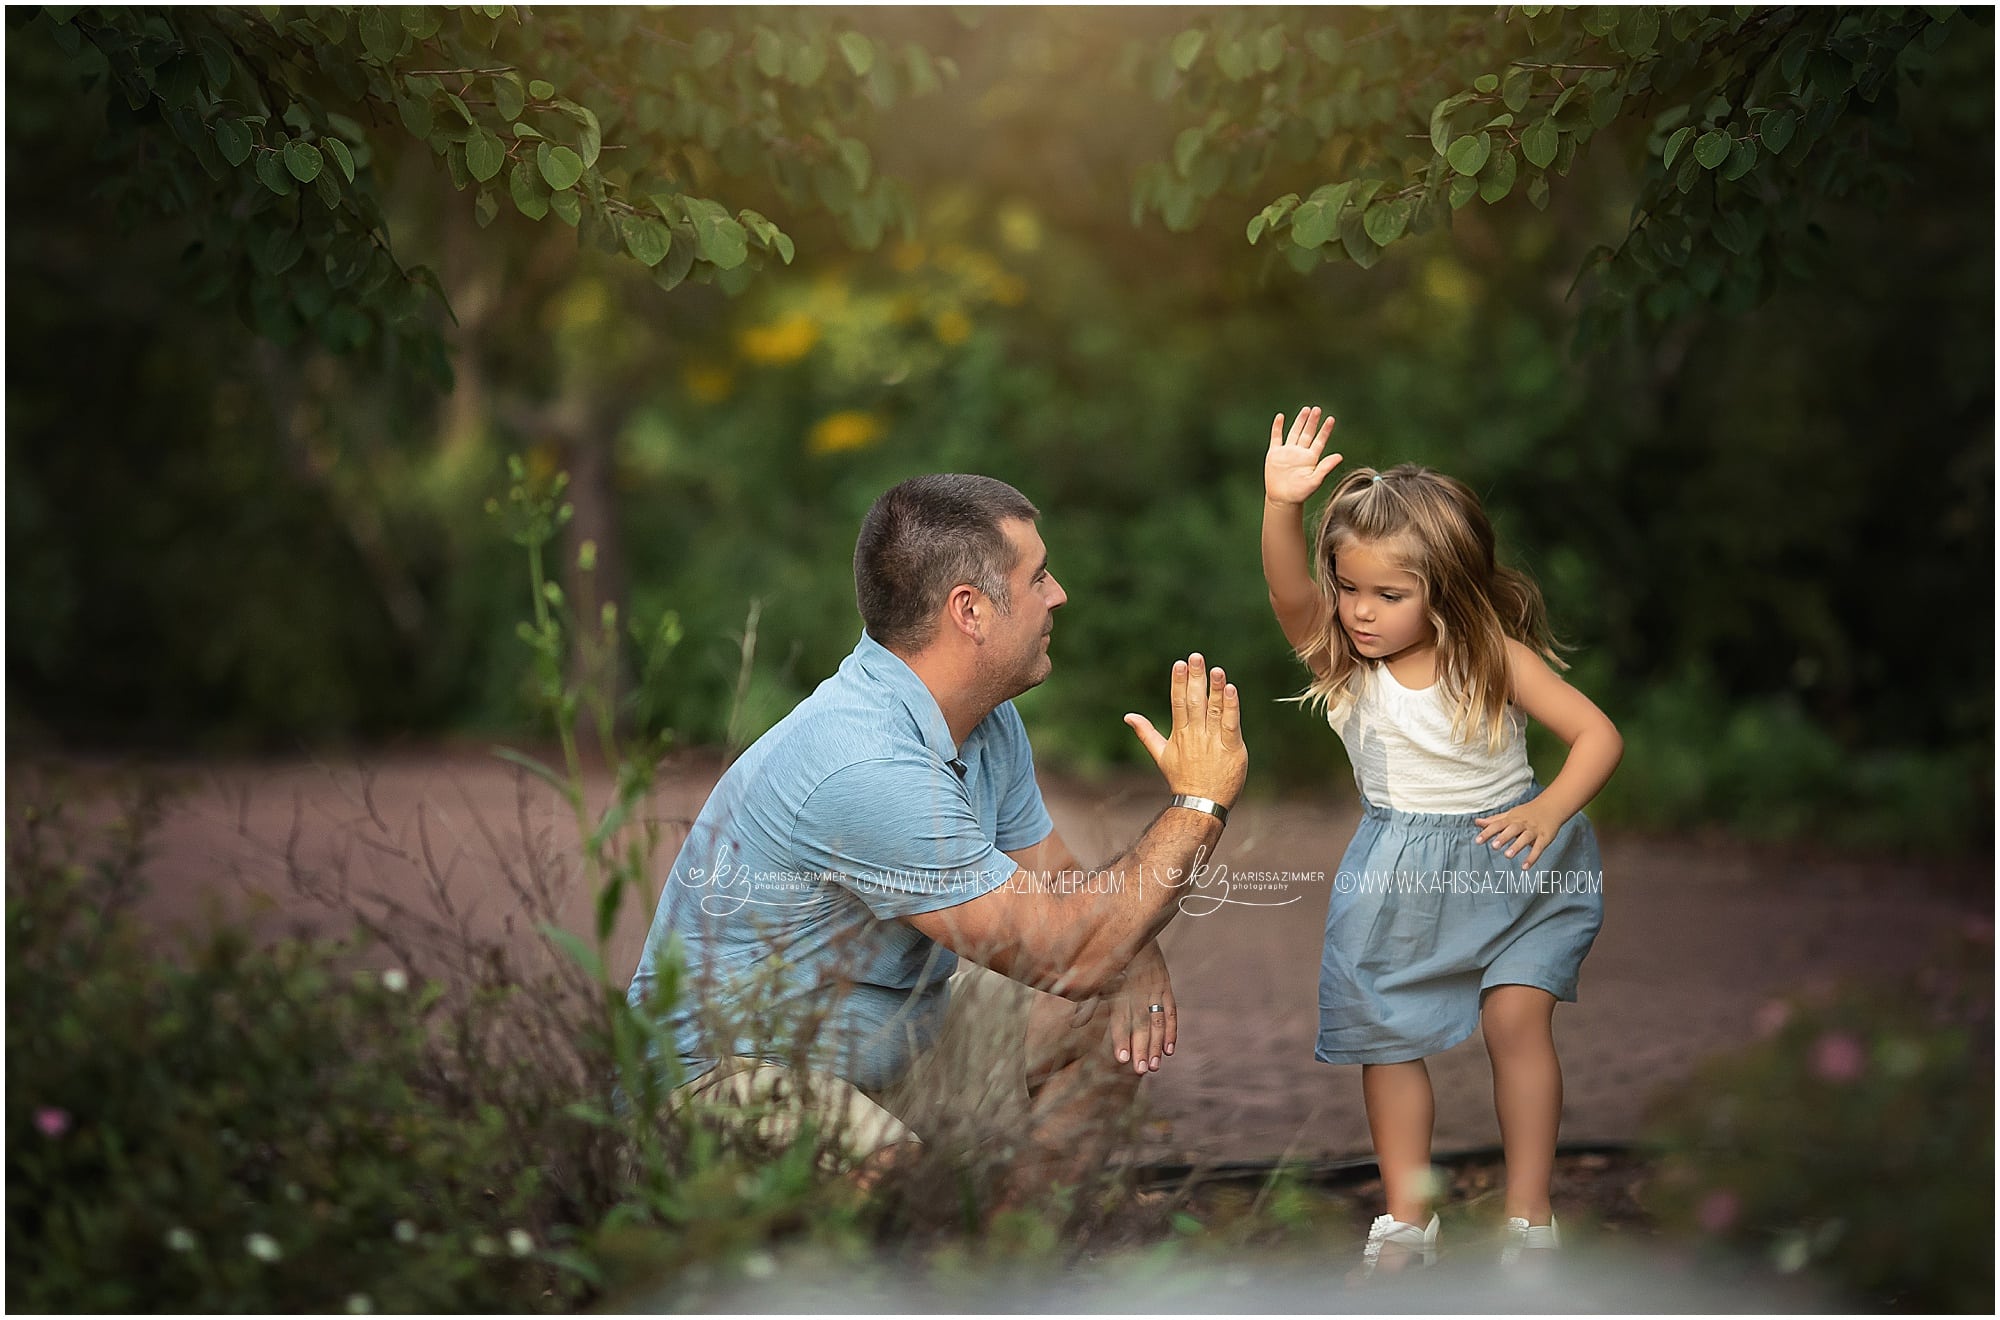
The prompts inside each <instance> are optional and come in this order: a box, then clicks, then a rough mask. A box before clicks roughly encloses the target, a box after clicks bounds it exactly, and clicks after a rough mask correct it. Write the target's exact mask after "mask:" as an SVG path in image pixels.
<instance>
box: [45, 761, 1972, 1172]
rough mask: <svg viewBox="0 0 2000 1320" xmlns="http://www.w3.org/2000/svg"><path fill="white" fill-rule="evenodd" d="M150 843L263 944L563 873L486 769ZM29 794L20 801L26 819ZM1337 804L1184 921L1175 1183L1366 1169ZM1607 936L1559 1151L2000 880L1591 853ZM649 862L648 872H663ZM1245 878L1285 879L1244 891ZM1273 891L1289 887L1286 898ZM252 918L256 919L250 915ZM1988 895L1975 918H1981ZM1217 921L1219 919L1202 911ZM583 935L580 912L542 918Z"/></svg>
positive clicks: (183, 802) (1645, 850)
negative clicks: (1342, 982)
mask: <svg viewBox="0 0 2000 1320" xmlns="http://www.w3.org/2000/svg"><path fill="white" fill-rule="evenodd" d="M718 769H719V767H718V765H717V764H716V763H715V762H714V761H713V760H705V759H704V760H695V761H689V762H687V763H684V764H682V765H680V766H679V767H677V768H676V769H675V770H674V772H673V773H670V774H668V775H665V776H663V779H662V783H661V785H660V787H659V788H658V790H657V791H656V792H655V795H654V798H653V802H652V813H653V816H654V818H655V819H658V820H660V821H662V822H663V823H664V824H665V825H666V835H665V839H666V841H665V844H664V852H665V858H670V857H671V855H672V850H673V848H674V847H676V846H677V844H678V841H679V838H680V830H681V829H682V828H684V825H685V822H686V821H688V820H690V819H692V817H693V815H694V814H695V812H696V811H697V810H698V809H699V807H700V804H701V802H702V800H703V799H704V798H705V797H706V795H707V792H708V789H709V787H710V786H711V785H712V784H713V782H714V778H715V775H716V774H717V772H718ZM170 773H171V775H172V776H173V778H174V780H175V782H177V783H178V784H179V786H180V790H181V791H180V793H179V795H178V796H177V797H176V799H175V802H174V804H173V806H172V807H171V809H170V810H169V812H168V814H167V816H166V818H165V820H164V822H163V824H162V826H161V828H160V830H159V832H158V834H157V836H156V841H155V848H154V851H153V855H152V859H151V861H150V862H149V864H148V877H149V879H150V881H151V883H152V886H153V894H152V896H151V898H150V899H149V900H148V905H147V908H146V911H147V914H148V916H149V918H150V919H152V920H154V921H155V922H157V923H159V924H161V925H162V927H163V928H165V927H170V926H172V925H173V924H175V923H179V922H186V921H189V920H190V919H195V918H198V917H199V915H200V913H201V912H202V911H203V910H204V908H203V901H204V900H203V895H205V894H221V895H223V896H225V897H226V898H228V899H229V900H230V901H232V902H233V903H235V904H236V905H238V907H239V910H240V911H243V912H245V913H247V914H249V915H250V916H252V917H253V918H254V919H255V920H257V921H258V923H259V924H260V926H262V927H263V928H265V929H267V930H271V931H277V930H283V929H289V928H292V927H295V926H297V925H299V924H301V923H302V922H303V923H306V924H312V925H316V926H318V927H319V928H320V929H322V930H329V931H330V930H332V929H335V927H334V926H333V925H330V924H328V923H327V922H326V921H325V920H324V914H323V913H320V912H318V911H316V910H314V909H313V908H312V907H311V905H309V904H305V903H303V902H302V901H301V900H300V899H298V897H297V896H296V895H295V894H293V893H292V892H291V891H290V888H289V886H287V884H286V883H285V881H284V878H283V874H284V868H283V863H282V860H281V859H282V857H283V855H284V853H285V850H286V849H287V847H288V846H289V847H290V848H291V849H292V850H293V853H294V855H295V856H297V857H299V858H300V859H302V860H304V861H305V862H306V863H307V864H309V865H311V866H313V867H315V868H318V869H319V870H320V871H321V873H322V874H326V875H333V874H344V875H345V876H346V877H347V879H348V882H349V883H350V885H351V886H352V888H353V889H354V890H355V891H356V892H359V891H361V890H363V889H370V888H372V889H376V890H379V891H380V892H382V893H384V894H386V895H389V896H391V897H393V898H395V899H396V900H397V901H401V902H405V903H408V904H411V905H413V906H419V907H422V906H427V905H428V902H429V898H430V895H431V884H430V881H429V879H428V878H427V876H428V875H429V874H430V873H431V872H433V871H435V872H436V873H438V874H441V875H443V876H444V877H446V882H447V893H448V894H449V895H450V896H451V899H452V902H453V904H454V906H455V908H456V909H457V910H458V912H459V913H460V916H461V918H462V919H463V920H464V921H465V922H466V923H467V925H468V927H469V928H471V929H475V930H480V931H485V932H491V933H501V934H505V935H507V936H508V937H509V938H511V939H513V940H516V941H520V942H522V943H524V944H525V943H528V942H531V941H532V939H533V936H532V934H531V931H532V923H531V922H529V921H526V920H524V919H522V918H520V917H518V916H517V915H515V913H516V909H517V906H518V905H517V903H516V900H515V897H514V894H513V893H512V892H511V891H510V890H509V888H508V887H507V885H506V883H505V882H504V880H503V879H502V878H501V877H502V874H503V868H502V862H501V860H499V859H505V860H506V861H507V862H508V863H510V864H513V865H514V866H515V868H516V873H517V874H519V873H520V866H519V863H520V859H521V857H522V856H523V855H524V850H523V844H522V840H523V839H526V840H528V842H529V844H530V845H531V846H532V847H533V848H535V849H540V850H545V851H547V852H549V853H550V854H551V855H560V854H561V853H562V851H563V849H562V841H563V839H564V838H565V837H571V838H573V837H574V835H573V831H569V832H566V831H565V830H564V829H563V828H562V827H561V825H560V824H559V823H558V820H559V816H558V813H557V811H556V809H555V808H556V805H557V804H556V803H555V800H554V798H553V795H552V794H551V793H550V792H549V791H548V790H547V789H546V788H544V787H542V786H541V785H539V784H538V783H535V782H534V781H526V782H525V783H524V782H523V781H522V779H521V777H520V776H519V775H517V773H516V772H515V771H514V770H513V769H512V768H511V767H509V766H506V765H504V764H502V763H500V762H498V761H496V760H494V759H492V758H491V757H490V756H487V755H486V754H484V753H483V752H480V751H446V752H433V753H425V754H421V755H405V756H390V757H382V758H378V759H377V760H376V761H375V762H374V763H373V765H372V768H368V769H361V768H357V767H356V765H355V764H354V762H352V761H347V762H336V763H329V764H327V765H324V766H322V765H315V764H311V763H306V762H285V763H275V764H263V765H249V764H232V765H201V766H182V767H178V768H176V769H174V770H172V771H171V772H170ZM31 784H32V778H31V776H29V775H26V774H23V773H20V772H19V771H18V770H17V771H16V773H14V774H13V775H11V776H10V784H9V796H10V797H13V798H16V799H19V798H20V797H21V796H22V795H23V794H24V793H26V792H28V791H29V789H30V786H31ZM1046 791H1047V795H1048V799H1049V807H1050V811H1051V813H1052V814H1053V815H1054V817H1055V819H1056V823H1057V827H1058V828H1059V829H1060V830H1061V831H1062V833H1063V835H1064V837H1065V838H1066V839H1067V840H1068V841H1069V842H1070V843H1071V845H1072V846H1073V847H1074V848H1075V849H1076V851H1077V853H1078V855H1079V856H1080V857H1082V858H1083V859H1084V860H1085V861H1086V863H1090V862H1094V861H1097V860H1099V859H1103V858H1106V857H1109V856H1111V855H1112V854H1113V853H1114V852H1115V851H1116V850H1117V849H1119V848H1120V847H1122V846H1123V845H1125V844H1126V843H1129V842H1130V840H1131V839H1132V838H1133V837H1134V836H1135V835H1136V834H1137V832H1138V831H1139V829H1140V828H1142V827H1143V826H1144V824H1145V823H1146V821H1147V820H1148V819H1150V817H1151V815H1152V813H1153V812H1154V810H1156V809H1157V806H1158V790H1157V787H1156V785H1154V784H1152V783H1150V782H1146V781H1141V780H1137V779H1134V780H1130V781H1126V782H1125V783H1123V784H1121V785H1116V786H1112V787H1108V788H1087V787H1080V786H1076V785H1069V784H1061V783H1049V784H1047V785H1046ZM1356 815H1357V813H1356V810H1355V807H1354V805H1353V803H1352V802H1351V801H1348V802H1345V803H1340V804H1336V805H1330V806H1325V807H1316V806H1311V805H1308V804H1303V803H1297V802H1284V803H1246V804H1244V805H1242V806H1241V807H1240V808H1239V809H1238V811H1237V813H1236V814H1235V816H1234V817H1233V819H1232V821H1231V825H1230V829H1229V832H1228V835H1227V837H1226V839H1225V841H1224V846H1223V849H1222V852H1221V854H1220V856H1219V857H1218V859H1217V860H1218V861H1219V862H1221V863H1224V864H1226V865H1227V867H1228V868H1229V869H1230V871H1231V872H1232V873H1233V877H1234V878H1233V880H1232V884H1231V887H1230V890H1229V892H1228V893H1227V894H1226V895H1225V894H1224V893H1223V892H1222V890H1221V888H1220V886H1213V887H1211V889H1210V890H1207V891H1201V892H1200V893H1198V894H1197V895H1196V896H1195V897H1193V898H1191V899H1190V900H1189V901H1188V902H1187V904H1186V906H1185V908H1184V915H1183V916H1182V917H1181V918H1180V919H1179V920H1177V921H1176V922H1175V923H1174V925H1173V927H1172V928H1171V929H1170V930H1169V932H1168V934H1167V936H1166V949H1167V953H1168V958H1169V962H1170V964H1171V966H1172V967H1173V970H1174V976H1175V985H1176V991H1177V994H1178V997H1179V1001H1180V1005H1181V1037H1180V1042H1181V1043H1180V1047H1179V1049H1178V1052H1177V1054H1176V1057H1175V1058H1174V1059H1173V1060H1172V1061H1171V1062H1170V1064H1169V1065H1168V1067H1166V1068H1165V1069H1163V1070H1162V1071H1161V1072H1160V1073H1159V1074H1158V1075H1157V1076H1156V1077H1154V1078H1153V1079H1152V1080H1151V1081H1149V1082H1148V1084H1147V1087H1148V1092H1149V1094H1150V1100H1151V1106H1152V1110H1153V1113H1154V1115H1155V1121H1154V1122H1153V1124H1152V1125H1151V1127H1150V1128H1149V1130H1148V1134H1147V1146H1148V1151H1147V1153H1148V1154H1150V1155H1153V1156H1156V1157H1159V1158H1167V1159H1202V1158H1208V1159H1253V1158H1258V1157H1264V1156H1276V1155H1281V1154H1286V1153H1290V1154H1292V1155H1295V1156H1298V1157H1301V1158H1316V1157H1339V1156H1348V1155H1355V1154H1365V1153H1366V1152H1367V1150H1368V1148H1369V1143H1368V1131H1367V1124H1366V1121H1365V1119H1364V1117H1363V1114H1362V1110H1361V1103H1360V1078H1359V1073H1360V1069H1359V1068H1358V1067H1340V1068H1334V1067H1328V1066H1326V1065H1324V1064H1320V1063H1316V1062H1314V1060H1313V1058H1312V1046H1313V1039H1314V1034H1315V1030H1316V1026H1317V1023H1316V1008H1315V1004H1316V998H1315V989H1316V984H1317V976H1318V959H1319V950H1320V933H1321V926H1322V923H1323V920H1324V917H1325V910H1326V901H1327V885H1328V884H1329V883H1330V876H1331V874H1332V872H1333V871H1334V870H1335V864H1336V862H1337V860H1338V858H1339V855H1340V851H1341V849H1342V847H1343V846H1344V844H1345V843H1346V841H1347V839H1348V837H1349V835H1350V834H1351V833H1352V831H1353V828H1354V824H1355V820H1356ZM1603 843H1604V855H1605V867H1606V874H1607V876H1608V889H1607V896H1606V919H1605V925H1604V929H1603V932H1602V934H1601V935H1600V936H1599V937H1598V941H1597V944H1596V947H1595V949H1594V951H1593V952H1592V954H1591V956H1590V959H1589V961H1588V962H1587V963H1586V964H1585V966H1584V971H1583V979H1582V988H1581V992H1580V1002H1579V1003H1577V1004H1574V1005H1568V1004H1566V1005H1562V1006H1561V1007H1560V1008H1558V1010H1557V1013H1556V1037H1557V1044H1558V1046H1559V1048H1560V1050H1561V1053H1562V1058H1563V1067H1564V1075H1565V1080H1566V1095H1565V1103H1564V1118H1563V1138H1564V1139H1565V1140H1566V1141H1583V1140H1592V1139H1619V1138H1629V1137H1633V1136H1636V1135H1637V1134H1638V1132H1639V1130H1640V1123H1641V1118H1642V1114H1643V1110H1644V1107H1645V1103H1646V1100H1647V1097H1648V1096H1649V1095H1650V1094H1651V1093H1652V1092H1653V1090H1654V1089H1655V1088H1656V1087H1658V1086H1659V1085H1661V1084H1662V1083H1667V1082H1671V1081H1674V1080H1676V1079H1679V1078H1682V1077H1685V1076H1686V1075H1687V1074H1688V1073H1689V1071H1690V1070H1691V1069H1692V1068H1693V1066H1694V1065H1695V1063H1696V1062H1697V1061H1698V1060H1700V1059H1701V1058H1702V1057H1703V1056H1705V1055H1707V1054H1710V1053H1712V1052H1714V1051H1717V1050H1721V1049H1726V1048H1729V1047H1731V1046H1735V1045H1738V1044H1741V1043H1743V1042H1746V1041H1749V1040H1751V1039H1753V1038H1754V1036H1755V1032H1756V1027H1755V1020H1756V1016H1757V1013H1758V1010H1759V1009H1760V1008H1761V1007H1762V1006H1763V1005H1765V1004H1766V1003H1768V1002H1769V1001H1770V1000H1772V999H1773V998H1776V997H1780V996H1784V995H1787V994H1792V993H1796V992H1802V991H1807V990H1809V989H1810V988H1811V987H1813V986H1815V985H1823V984H1826V983H1828V982H1830V981H1832V980H1834V979H1837V978H1842V977H1848V976H1858V975H1873V974H1883V973H1889V972H1893V971H1898V970H1902V969H1905V968H1909V967H1913V966H1915V965H1917V964H1919V963H1920V962H1922V961H1923V960H1924V958H1925V957H1926V956H1927V955H1928V954H1929V953H1930V952H1931V951H1932V950H1933V949H1934V948H1936V947H1937V945H1938V943H1939V942H1940V941H1942V940H1944V939H1946V938H1950V937H1952V936H1954V935H1956V934H1957V933H1958V932H1960V931H1961V930H1963V929H1964V927H1965V924H1966V923H1967V922H1968V921H1970V922H1979V921H1984V922H1986V923H1987V929H1989V930H1990V924H1991V917H1992V902H1991V866H1990V863H1988V864H1983V865H1982V864H1978V863H1968V864H1966V865H1964V866H1959V867H1954V868H1919V867H1910V866H1896V865H1887V864H1882V863H1866V862H1853V861H1848V860H1829V859H1799V858H1787V857H1786V856H1782V855H1778V854H1772V853H1764V852H1751V851H1746V850H1743V849H1739V848H1730V847H1726V846H1712V845H1696V844H1678V843H1674V844H1669V843H1661V842H1658V841H1651V840H1642V839H1636V838H1624V837H1621V836H1619V835H1617V834H1616V833H1609V834H1606V835H1604V837H1603ZM664 860H665V859H664V858H663V862H662V866H661V870H664ZM1252 873H1279V876H1278V878H1275V879H1269V880H1258V879H1254V878H1252ZM1284 873H1292V874H1290V875H1289V876H1286V875H1285V874H1284ZM259 893H262V894H264V895H268V896H269V901H266V900H261V899H257V898H254V897H252V895H255V894H259ZM1972 896H1977V897H1972ZM1224 897H1226V898H1228V899H1229V900H1230V901H1229V902H1227V903H1218V902H1215V901H1213V900H1215V899H1220V898H1224ZM557 906H558V908H559V910H560V911H561V912H562V914H563V920H564V922H565V924H568V925H569V926H570V927H571V928H572V929H576V930H584V929H587V927H588V923H589V910H590V909H589V904H588V902H587V901H586V900H585V899H584V898H583V897H582V896H581V895H579V894H570V895H568V896H567V897H566V898H563V899H561V900H560V901H559V902H558V904H557ZM650 917H651V906H650V899H649V901H648V904H647V905H646V910H645V911H644V912H640V911H638V910H637V908H636V906H628V908H627V909H626V911H625V912H624V914H623V921H622V923H621V925H620V928H619V932H618V936H617V939H616V940H615V941H614V945H613V957H612V965H613V967H614V968H615V969H617V971H618V972H619V973H620V974H621V975H623V974H625V973H628V972H629V970H630V968H631V967H632V966H633V964H634V963H635V962H636V960H637V956H638V950H639V946H640V943H641V941H642V939H643V936H644V933H645V924H646V922H647V921H648V920H649V919H650ZM1430 1068H1431V1075H1432V1077H1433V1079H1434V1082H1435V1085H1436V1089H1437V1145H1438V1148H1439V1149H1440V1150H1450V1149H1455V1148H1464V1147H1468V1146H1483V1145H1490V1144H1492V1143H1494V1142H1495V1141H1497V1139H1498V1136H1497V1127H1496V1124H1495V1121H1494V1117H1493V1110H1492V1092H1491V1081H1490V1073H1489V1071H1488V1065H1487V1060H1486V1055H1485V1049H1484V1047H1483V1046H1482V1044H1481V1043H1480V1041H1479V1038H1478V1037H1477V1036H1476V1035H1475V1036H1474V1037H1473V1038H1472V1039H1471V1040H1469V1041H1467V1042H1465V1043H1464V1044H1462V1045H1459V1046H1458V1047H1456V1048H1454V1049H1452V1050H1450V1051H1447V1052H1446V1053H1444V1054H1442V1055H1438V1056H1434V1057H1433V1058H1432V1059H1431V1061H1430Z"/></svg>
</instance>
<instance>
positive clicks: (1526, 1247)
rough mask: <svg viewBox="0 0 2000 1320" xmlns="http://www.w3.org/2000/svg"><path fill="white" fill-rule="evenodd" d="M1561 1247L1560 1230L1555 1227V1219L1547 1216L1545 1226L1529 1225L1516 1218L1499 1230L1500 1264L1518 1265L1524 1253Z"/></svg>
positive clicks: (1552, 1216)
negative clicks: (1547, 1220)
mask: <svg viewBox="0 0 2000 1320" xmlns="http://www.w3.org/2000/svg"><path fill="white" fill-rule="evenodd" d="M1560 1246H1562V1230H1560V1229H1559V1228H1557V1227H1556V1217H1555V1216H1554V1215H1550V1216H1549V1222H1548V1223H1546V1224H1530V1223H1529V1222H1528V1221H1527V1220H1525V1219H1522V1218H1519V1217H1518V1216H1517V1217H1516V1218H1513V1219H1509V1220H1508V1221H1507V1224H1506V1226H1505V1227H1504V1228H1502V1229H1501V1230H1500V1263H1501V1264H1502V1265H1514V1264H1517V1263H1519V1261H1520V1259H1521V1253H1522V1252H1524V1251H1554V1250H1555V1249H1556V1248H1558V1247H1560Z"/></svg>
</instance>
